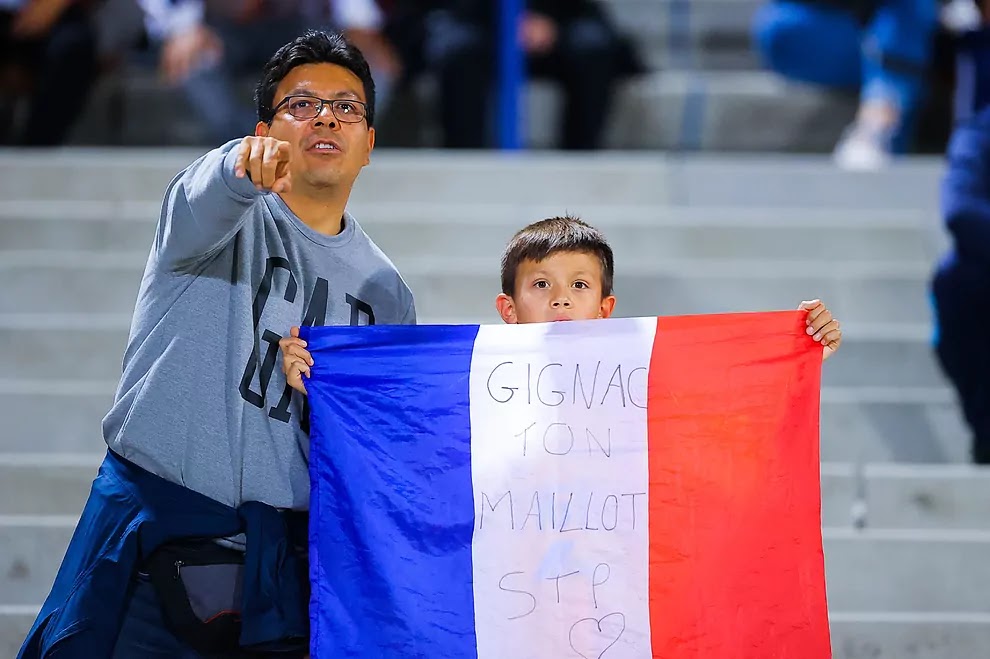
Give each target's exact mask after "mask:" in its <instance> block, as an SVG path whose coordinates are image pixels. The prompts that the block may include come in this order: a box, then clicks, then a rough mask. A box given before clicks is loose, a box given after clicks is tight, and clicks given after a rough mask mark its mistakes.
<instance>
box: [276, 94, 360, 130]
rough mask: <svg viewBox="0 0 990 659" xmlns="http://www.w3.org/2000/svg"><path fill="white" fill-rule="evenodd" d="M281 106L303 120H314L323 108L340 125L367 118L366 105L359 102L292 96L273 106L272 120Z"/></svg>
mask: <svg viewBox="0 0 990 659" xmlns="http://www.w3.org/2000/svg"><path fill="white" fill-rule="evenodd" d="M283 106H284V107H285V109H286V111H287V112H288V113H289V114H291V115H292V116H293V117H295V118H296V119H303V120H308V119H316V118H317V117H318V116H320V114H322V113H323V108H324V107H325V106H329V108H330V112H331V114H333V116H334V118H336V119H337V121H339V122H340V123H342V124H357V123H361V122H362V121H364V119H365V118H366V117H367V116H368V104H367V103H362V102H361V101H352V100H349V99H347V100H345V99H334V100H330V99H326V98H318V97H316V96H295V95H293V96H286V97H285V98H283V99H282V100H281V101H280V102H279V104H278V105H276V106H275V108H274V109H273V110H272V119H273V120H274V117H275V115H276V114H277V113H278V111H279V110H280V109H281V108H282V107H283ZM268 123H271V122H268Z"/></svg>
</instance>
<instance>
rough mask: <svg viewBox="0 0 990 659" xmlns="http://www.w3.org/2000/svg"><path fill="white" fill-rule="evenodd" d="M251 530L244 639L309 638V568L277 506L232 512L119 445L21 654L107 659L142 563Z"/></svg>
mask: <svg viewBox="0 0 990 659" xmlns="http://www.w3.org/2000/svg"><path fill="white" fill-rule="evenodd" d="M239 533H245V535H246V538H247V544H246V548H245V554H244V562H245V564H244V583H243V609H242V631H241V638H240V641H241V645H242V646H244V647H248V646H262V647H266V646H270V645H273V644H276V645H277V643H278V641H279V640H280V639H287V638H295V639H300V638H306V637H307V636H308V634H309V619H308V612H307V605H308V602H307V598H306V595H305V594H304V590H303V589H304V585H305V581H304V579H305V574H303V572H302V571H303V569H304V568H303V566H302V564H301V561H300V560H299V557H298V556H297V555H296V552H295V551H293V549H292V546H291V544H290V542H289V537H288V534H287V528H286V522H285V519H284V518H283V516H282V514H281V513H279V512H278V511H277V510H276V509H274V508H272V507H271V506H268V505H266V504H263V503H258V502H246V503H244V504H242V505H241V506H240V508H237V509H234V508H231V507H229V506H226V505H224V504H222V503H219V502H218V501H214V500H213V499H210V498H207V497H205V496H203V495H201V494H199V493H197V492H194V491H192V490H189V489H187V488H184V487H182V486H180V485H176V484H175V483H171V482H169V481H166V480H164V479H162V478H160V477H158V476H156V475H154V474H152V473H151V472H148V471H146V470H144V469H142V468H140V467H138V466H137V465H135V464H134V463H132V462H129V461H127V460H125V459H124V458H122V457H120V456H119V455H117V454H116V453H113V452H112V451H108V452H107V457H106V459H104V461H103V464H102V466H101V467H100V471H99V474H98V475H97V477H96V480H95V481H94V482H93V488H92V490H91V492H90V495H89V500H88V501H87V502H86V507H85V508H84V509H83V512H82V517H81V518H80V520H79V524H78V526H76V530H75V533H73V535H72V540H71V541H70V542H69V547H68V549H67V550H66V552H65V558H63V559H62V565H61V567H60V568H59V571H58V575H57V576H56V577H55V583H54V585H53V586H52V590H51V593H50V594H49V596H48V599H47V600H46V601H45V604H44V606H42V607H41V612H40V613H39V614H38V618H37V620H35V622H34V626H33V627H32V628H31V631H30V633H29V634H28V637H27V639H26V640H25V641H24V645H23V646H22V647H21V651H20V653H19V654H18V655H17V656H18V659H36V658H38V659H41V658H43V657H49V656H51V655H52V653H54V652H55V651H56V650H57V652H58V654H57V656H58V659H76V658H77V657H78V658H79V659H83V658H85V659H92V658H93V657H109V656H111V653H112V651H113V647H114V644H115V643H116V640H117V636H118V633H119V630H120V623H121V621H122V619H123V616H124V612H125V610H126V607H127V593H128V592H129V588H128V585H129V583H130V580H131V578H132V576H133V574H134V572H135V570H136V569H137V567H138V565H139V564H140V563H141V562H142V561H143V560H144V559H145V558H146V557H147V556H148V555H149V554H151V552H153V551H154V550H155V549H156V548H157V547H158V546H160V545H162V544H164V543H168V542H171V541H174V540H177V539H180V538H190V537H197V538H221V537H230V536H234V535H237V534H239Z"/></svg>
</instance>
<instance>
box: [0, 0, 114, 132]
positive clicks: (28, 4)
mask: <svg viewBox="0 0 990 659" xmlns="http://www.w3.org/2000/svg"><path fill="white" fill-rule="evenodd" d="M97 5H98V3H97V2H95V1H94V0H0V32H2V35H3V40H2V42H0V43H2V45H0V94H2V96H3V99H2V101H0V127H2V128H0V131H2V133H4V134H3V141H4V142H5V143H12V144H15V145H19V146H55V145H59V144H62V143H63V142H64V141H65V139H66V137H67V136H68V135H69V132H70V131H71V129H72V127H73V126H74V125H75V123H76V121H77V119H78V118H79V116H80V114H81V113H82V110H83V108H84V107H85V105H86V99H87V98H88V96H89V92H90V90H91V89H92V86H93V82H94V81H95V79H96V75H97V71H98V63H97V32H96V28H95V25H94V21H93V15H94V11H95V9H96V7H97ZM21 97H26V98H27V106H26V111H25V112H24V113H23V121H21V120H20V119H21V117H19V116H18V115H19V113H17V112H16V107H17V102H18V100H19V99H20V98H21Z"/></svg>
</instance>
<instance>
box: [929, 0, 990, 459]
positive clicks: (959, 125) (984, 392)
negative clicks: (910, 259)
mask: <svg viewBox="0 0 990 659" xmlns="http://www.w3.org/2000/svg"><path fill="white" fill-rule="evenodd" d="M978 20H979V22H980V24H978V25H977V26H975V27H976V29H973V30H970V31H968V32H967V33H965V34H963V35H962V36H961V37H960V39H959V45H958V55H957V69H956V95H955V112H956V126H955V130H954V131H953V134H952V139H951V140H950V142H949V149H948V159H947V166H946V171H945V177H944V179H943V182H942V203H941V206H942V216H943V219H944V220H945V224H946V228H947V229H948V231H949V234H950V236H951V239H952V250H951V252H950V253H949V254H948V255H947V256H946V258H945V259H944V260H943V261H942V262H941V263H940V264H939V266H938V269H937V270H936V272H935V277H934V280H933V282H932V294H933V299H934V306H935V319H936V326H937V331H936V338H935V352H936V355H937V356H938V360H939V362H940V364H941V366H942V369H943V371H944V372H945V374H946V375H947V376H948V378H949V380H950V381H951V383H952V385H953V387H954V388H955V390H956V393H957V394H958V398H959V402H960V404H961V407H962V411H963V415H964V416H965V419H966V422H967V424H968V425H969V428H970V430H971V432H972V458H973V461H974V462H975V463H978V464H990V343H988V342H987V340H986V337H985V336H983V335H982V331H983V328H985V327H986V326H987V324H988V323H990V311H988V308H990V1H988V0H983V7H982V16H981V17H979V19H978Z"/></svg>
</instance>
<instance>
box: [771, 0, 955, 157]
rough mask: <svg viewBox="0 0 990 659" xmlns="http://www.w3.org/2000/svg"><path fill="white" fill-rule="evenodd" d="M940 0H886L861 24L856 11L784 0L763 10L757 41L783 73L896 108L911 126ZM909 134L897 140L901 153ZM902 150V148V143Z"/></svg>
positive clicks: (922, 82) (898, 137) (920, 92)
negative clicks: (857, 94) (889, 104)
mask: <svg viewBox="0 0 990 659" xmlns="http://www.w3.org/2000/svg"><path fill="white" fill-rule="evenodd" d="M937 4H938V3H937V0H883V1H882V2H880V3H879V7H878V8H877V10H876V11H875V12H874V14H873V15H872V16H871V17H870V18H869V20H868V21H867V22H866V23H865V24H863V23H862V22H861V20H860V18H859V17H857V16H855V15H854V14H852V13H851V12H848V11H843V10H842V9H839V8H835V7H831V6H827V5H824V4H816V3H807V2H800V1H798V0H783V1H780V2H770V3H768V4H766V5H764V6H763V7H761V8H760V10H759V11H758V12H757V14H756V17H755V20H754V24H753V39H754V42H755V44H756V48H757V50H758V52H759V54H760V56H761V57H762V59H763V61H764V63H765V64H766V66H768V67H769V68H770V69H772V70H773V71H776V72H777V73H779V74H780V75H782V76H784V77H786V78H789V79H792V80H797V81H800V82H807V83H812V84H817V85H822V86H825V87H832V88H837V89H849V90H859V92H860V97H861V98H862V99H863V100H872V99H882V100H886V101H888V102H891V103H893V104H894V105H895V106H897V107H898V108H899V109H900V111H901V115H902V117H903V118H904V121H903V122H902V124H903V125H904V126H905V127H906V126H908V125H909V124H910V121H911V118H912V117H913V116H914V115H915V114H916V112H917V109H918V105H919V102H920V100H921V98H922V92H923V88H924V75H925V73H926V70H927V66H928V59H929V55H930V51H931V47H932V35H933V33H934V29H935V26H936V18H937V15H936V9H937ZM905 142H906V136H905V135H898V136H896V137H895V148H897V150H902V149H903V147H904V146H906V144H905ZM898 147H899V148H898Z"/></svg>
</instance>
